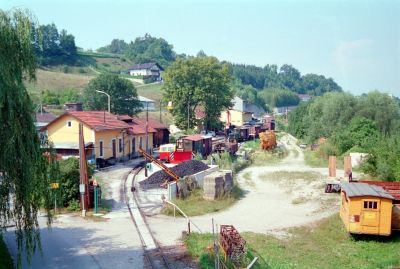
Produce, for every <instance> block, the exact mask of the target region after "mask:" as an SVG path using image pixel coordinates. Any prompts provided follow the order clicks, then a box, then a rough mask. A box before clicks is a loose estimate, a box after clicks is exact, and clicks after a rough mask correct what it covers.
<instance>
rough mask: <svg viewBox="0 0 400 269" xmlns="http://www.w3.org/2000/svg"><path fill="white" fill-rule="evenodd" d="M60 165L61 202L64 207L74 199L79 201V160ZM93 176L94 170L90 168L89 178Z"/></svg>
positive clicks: (70, 160)
mask: <svg viewBox="0 0 400 269" xmlns="http://www.w3.org/2000/svg"><path fill="white" fill-rule="evenodd" d="M59 165H60V181H61V184H60V185H61V186H60V187H61V188H60V194H61V201H62V202H63V204H64V206H67V205H69V204H70V202H71V201H73V200H74V199H75V200H76V199H79V159H78V158H73V157H72V158H68V159H66V160H61V161H60V163H59ZM92 175H93V168H92V167H91V166H88V177H89V178H90V177H91V176H92Z"/></svg>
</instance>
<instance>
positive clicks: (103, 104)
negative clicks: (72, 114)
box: [83, 74, 142, 115]
mask: <svg viewBox="0 0 400 269" xmlns="http://www.w3.org/2000/svg"><path fill="white" fill-rule="evenodd" d="M96 90H99V91H103V92H106V93H107V94H109V95H110V97H111V98H110V100H111V112H112V113H116V114H128V115H134V114H136V113H138V112H139V111H140V110H141V109H142V105H141V103H140V101H139V99H138V95H137V92H136V88H135V87H134V86H133V84H132V82H130V81H129V80H127V79H124V78H120V77H118V75H116V74H101V75H99V76H98V77H96V78H94V79H92V80H91V81H90V82H89V84H88V85H87V86H86V88H85V89H84V91H83V100H84V104H85V108H86V109H88V110H107V109H108V98H107V96H106V95H105V94H102V93H98V92H96Z"/></svg>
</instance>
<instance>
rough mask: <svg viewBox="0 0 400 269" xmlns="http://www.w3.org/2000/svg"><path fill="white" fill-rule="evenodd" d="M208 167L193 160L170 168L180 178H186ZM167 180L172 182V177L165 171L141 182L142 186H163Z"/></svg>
mask: <svg viewBox="0 0 400 269" xmlns="http://www.w3.org/2000/svg"><path fill="white" fill-rule="evenodd" d="M208 168H209V167H208V165H206V164H205V163H203V162H201V161H197V160H191V161H186V162H183V163H180V164H178V165H176V166H174V167H172V168H170V169H171V170H172V171H173V172H175V173H176V174H177V175H178V176H180V177H184V176H189V175H193V174H196V173H198V172H201V171H204V170H206V169H208ZM165 180H168V181H172V177H170V176H169V175H168V174H167V173H165V172H164V171H163V170H160V171H157V172H155V173H154V174H152V175H151V176H149V177H148V178H147V179H145V180H143V181H141V182H139V184H140V185H146V184H161V183H163V182H165Z"/></svg>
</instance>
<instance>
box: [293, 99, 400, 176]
mask: <svg viewBox="0 0 400 269" xmlns="http://www.w3.org/2000/svg"><path fill="white" fill-rule="evenodd" d="M288 121H289V126H288V131H289V132H290V133H291V134H293V135H295V136H296V137H299V138H301V139H303V140H305V141H307V142H309V143H314V142H315V141H316V140H317V139H318V138H320V137H327V138H328V140H327V142H326V144H325V145H324V147H322V149H323V150H324V151H325V152H323V153H325V154H324V155H325V156H328V155H337V156H341V155H344V154H348V153H349V152H363V153H368V158H367V161H366V162H365V163H364V164H363V166H362V169H363V170H364V171H365V172H368V173H370V174H372V175H374V176H376V177H378V178H380V179H383V180H387V181H400V160H399V159H398V156H399V154H400V106H399V103H398V101H397V100H396V98H394V97H392V96H390V95H388V94H385V93H381V92H378V91H373V92H370V93H368V94H363V95H361V96H353V95H352V94H350V93H343V92H341V93H338V92H335V93H326V94H325V95H323V96H320V97H317V98H315V99H313V100H312V101H310V102H308V103H304V104H301V105H300V106H299V107H298V108H297V109H295V110H294V111H292V112H290V113H289V117H288Z"/></svg>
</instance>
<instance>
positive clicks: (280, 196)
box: [148, 135, 343, 245]
mask: <svg viewBox="0 0 400 269" xmlns="http://www.w3.org/2000/svg"><path fill="white" fill-rule="evenodd" d="M280 144H281V146H284V147H286V148H287V150H288V151H289V155H288V156H287V157H286V158H285V159H283V160H282V161H281V162H280V163H279V164H274V165H273V166H272V165H268V164H266V165H265V166H259V167H250V168H247V169H245V170H243V171H242V172H241V173H239V174H238V183H239V185H240V186H241V188H242V189H244V191H245V196H244V197H243V198H242V199H241V200H239V201H238V202H237V203H236V204H235V205H233V206H232V207H230V208H229V209H227V210H225V211H222V212H217V213H213V214H207V215H204V216H198V217H193V218H191V220H192V221H193V222H194V223H195V224H196V225H197V226H199V227H200V229H201V230H202V231H203V232H210V231H211V228H212V226H211V219H212V218H214V220H215V221H216V223H217V224H233V225H234V226H235V227H236V228H237V229H238V230H239V231H240V232H245V231H251V232H257V233H271V234H275V235H277V236H281V235H282V234H285V230H286V228H289V227H293V226H299V225H306V224H307V223H311V222H314V221H317V220H319V219H322V218H324V217H327V216H329V215H331V214H334V213H336V210H335V209H332V208H335V207H334V206H333V205H335V204H337V203H338V201H339V197H338V195H337V194H325V193H324V182H325V178H326V177H327V174H328V169H327V168H326V169H325V168H322V169H321V168H311V167H308V166H306V165H305V164H304V156H303V152H302V150H301V149H300V148H299V147H298V146H297V145H296V140H295V138H294V137H292V136H290V135H285V136H284V137H283V138H282V139H281V140H280ZM340 173H343V171H338V174H340ZM148 222H149V223H150V226H151V228H152V230H153V231H155V232H156V238H157V239H158V240H160V242H162V243H163V244H165V245H170V244H174V243H175V242H177V241H179V237H180V235H181V232H182V230H187V222H186V220H184V219H183V218H177V219H176V220H174V218H172V217H168V216H164V215H153V216H151V217H149V218H148ZM193 230H195V228H193Z"/></svg>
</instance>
